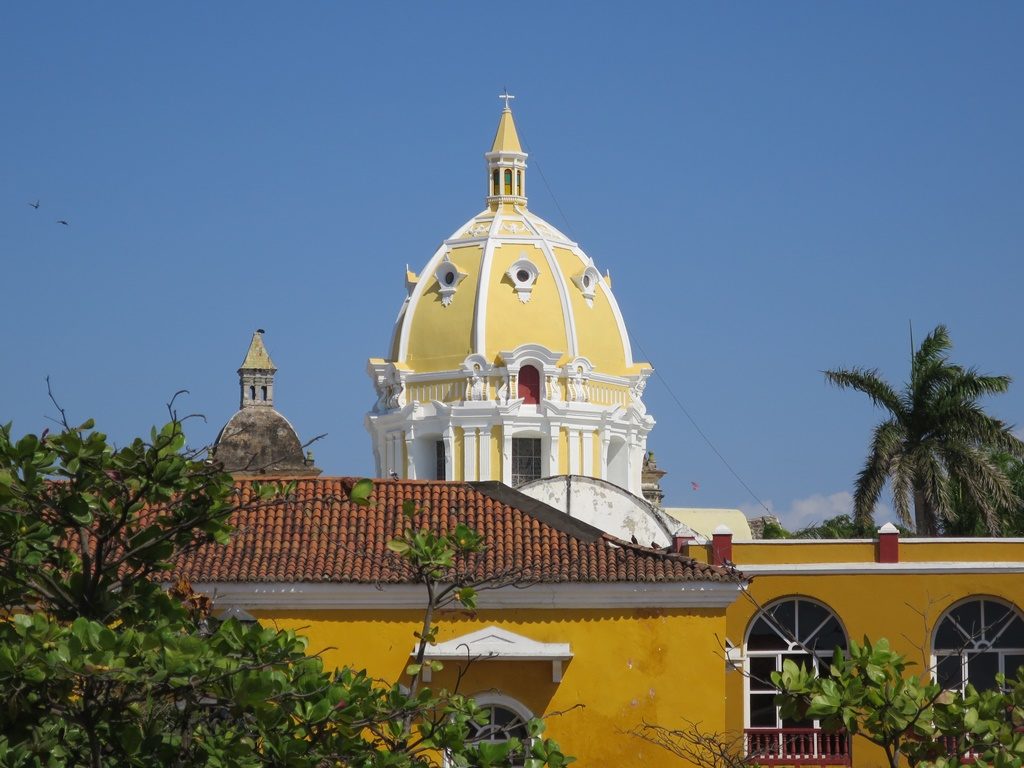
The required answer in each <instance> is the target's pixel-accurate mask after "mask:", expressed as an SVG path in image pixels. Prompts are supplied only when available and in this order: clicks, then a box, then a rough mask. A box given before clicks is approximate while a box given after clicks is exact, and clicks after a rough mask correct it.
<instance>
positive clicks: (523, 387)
mask: <svg viewBox="0 0 1024 768" xmlns="http://www.w3.org/2000/svg"><path fill="white" fill-rule="evenodd" d="M519 397H521V398H522V400H523V403H524V404H526V405H536V404H537V403H539V402H540V371H538V370H537V369H536V368H534V367H533V366H532V365H524V366H523V367H522V368H520V369H519Z"/></svg>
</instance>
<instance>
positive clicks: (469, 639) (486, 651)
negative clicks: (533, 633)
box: [409, 625, 573, 683]
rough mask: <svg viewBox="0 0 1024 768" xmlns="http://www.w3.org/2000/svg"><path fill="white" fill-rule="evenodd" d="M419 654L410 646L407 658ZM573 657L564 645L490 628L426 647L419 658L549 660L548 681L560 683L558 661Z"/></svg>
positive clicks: (425, 677)
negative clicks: (549, 679)
mask: <svg viewBox="0 0 1024 768" xmlns="http://www.w3.org/2000/svg"><path fill="white" fill-rule="evenodd" d="M418 652H419V646H414V647H413V649H412V652H411V653H410V654H409V655H410V656H415V655H416V654H417V653H418ZM572 657H573V653H572V649H571V648H570V647H569V644H568V643H541V642H538V641H537V640H534V639H533V638H530V637H526V636H525V635H519V634H516V633H515V632H510V631H509V630H507V629H502V628H501V627H497V626H494V625H491V626H489V627H484V628H483V629H478V630H476V631H475V632H470V633H468V634H465V635H460V636H458V637H453V638H452V639H451V640H446V641H445V642H443V643H437V644H436V645H428V646H427V647H426V650H425V653H424V654H423V658H424V659H427V660H437V661H489V660H490V661H550V662H551V682H553V683H558V682H561V680H562V662H564V661H569V660H571V659H572ZM430 672H431V670H430V667H429V666H424V667H423V680H424V682H428V683H429V682H430Z"/></svg>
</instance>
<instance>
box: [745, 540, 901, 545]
mask: <svg viewBox="0 0 1024 768" xmlns="http://www.w3.org/2000/svg"><path fill="white" fill-rule="evenodd" d="M877 541H878V540H877V539H749V540H747V541H738V542H736V544H737V545H739V546H744V545H750V544H756V545H758V546H760V545H761V544H770V545H771V546H777V545H779V544H782V545H785V546H797V545H800V544H803V545H804V546H807V545H809V544H810V545H815V546H817V545H818V544H874V543H876V542H877ZM900 543H903V542H900Z"/></svg>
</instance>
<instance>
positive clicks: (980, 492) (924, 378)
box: [824, 325, 1024, 536]
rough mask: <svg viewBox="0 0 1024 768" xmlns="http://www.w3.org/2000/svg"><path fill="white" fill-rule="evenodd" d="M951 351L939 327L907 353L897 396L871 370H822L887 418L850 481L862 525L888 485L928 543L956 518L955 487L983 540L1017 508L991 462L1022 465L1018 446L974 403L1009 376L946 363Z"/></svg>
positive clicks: (1022, 449)
mask: <svg viewBox="0 0 1024 768" xmlns="http://www.w3.org/2000/svg"><path fill="white" fill-rule="evenodd" d="M952 346H953V344H952V342H951V341H950V340H949V333H948V331H947V330H946V328H945V326H943V325H939V326H937V327H936V328H935V330H934V331H932V332H931V333H930V334H929V335H928V336H927V337H926V338H925V340H924V341H923V342H921V346H920V347H919V348H918V349H917V351H915V352H914V354H913V357H912V358H911V364H910V381H909V382H907V383H906V384H905V385H904V387H903V391H902V392H897V391H896V390H895V389H893V387H892V386H890V385H889V384H888V383H887V382H885V381H884V380H883V379H882V378H881V377H879V375H878V370H877V369H868V368H850V369H839V370H835V371H825V372H824V373H825V378H826V379H827V380H828V381H829V382H830V383H831V384H834V385H835V386H837V387H841V388H843V389H855V390H857V391H858V392H863V393H864V394H866V395H867V396H868V397H870V398H871V401H872V402H873V403H874V404H875V405H876V406H880V407H882V408H884V409H885V410H886V411H888V418H887V419H886V420H885V421H883V422H882V423H881V424H879V425H878V426H877V427H875V431H874V436H873V437H872V440H871V450H870V451H869V453H868V457H867V461H866V463H865V465H864V468H863V469H862V470H861V471H860V474H859V475H858V476H857V489H856V493H855V494H854V516H855V517H856V518H857V520H859V521H861V522H863V523H865V524H867V523H870V521H871V515H872V513H873V512H874V508H875V504H876V502H877V501H878V497H879V495H880V494H881V492H882V488H883V486H884V485H885V483H886V481H887V480H888V481H889V483H890V486H891V489H892V496H893V502H894V504H895V505H896V512H897V514H898V515H899V517H900V520H902V521H903V523H904V524H905V525H910V524H911V517H910V499H911V498H913V502H914V517H913V525H914V529H915V530H916V532H917V535H919V536H933V535H935V534H936V533H938V531H939V530H940V527H943V526H947V525H948V524H950V523H952V522H953V521H954V520H955V518H956V511H955V507H954V505H953V504H952V503H951V493H950V481H951V480H952V481H954V482H955V483H956V484H957V485H958V486H959V487H960V488H962V489H963V492H964V493H965V494H966V496H968V497H969V498H970V500H971V502H972V503H973V504H974V505H975V507H976V509H977V510H978V512H979V513H980V516H981V518H982V520H983V522H984V526H985V528H986V529H987V530H988V531H989V532H990V533H993V534H995V533H999V532H1000V528H1001V525H1000V519H999V512H1000V510H1005V509H1012V508H1015V507H1016V506H1018V505H1019V504H1020V499H1019V498H1018V497H1017V495H1016V493H1015V492H1014V488H1013V485H1012V483H1011V481H1010V479H1009V478H1008V477H1007V474H1006V470H1005V469H1004V467H1005V464H1003V465H1000V463H999V462H996V461H994V460H993V453H994V452H996V451H1001V452H1003V453H1007V454H1009V455H1010V456H1012V457H1014V458H1018V459H1019V458H1024V442H1022V441H1021V440H1019V439H1018V438H1017V437H1015V436H1014V435H1013V433H1012V431H1011V429H1012V427H1011V426H1009V425H1007V424H1005V423H1003V422H1002V421H1000V420H999V419H996V418H993V417H992V416H989V415H988V414H986V413H985V412H984V410H982V407H981V406H980V405H979V404H978V400H979V399H980V398H982V397H985V396H986V395H994V394H999V393H1001V392H1005V391H1006V389H1007V387H1009V385H1010V378H1009V377H1008V376H987V375H984V374H980V373H978V371H977V370H976V369H974V368H963V367H961V366H959V365H954V364H952V363H950V362H949V356H948V352H949V350H950V349H951V348H952Z"/></svg>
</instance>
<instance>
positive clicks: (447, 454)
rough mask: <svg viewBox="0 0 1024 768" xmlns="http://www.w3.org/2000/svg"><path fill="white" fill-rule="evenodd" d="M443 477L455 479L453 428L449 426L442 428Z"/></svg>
mask: <svg viewBox="0 0 1024 768" xmlns="http://www.w3.org/2000/svg"><path fill="white" fill-rule="evenodd" d="M442 440H444V479H445V480H454V479H455V430H454V429H452V428H451V427H450V426H449V427H446V428H445V430H444V435H443V437H442Z"/></svg>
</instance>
